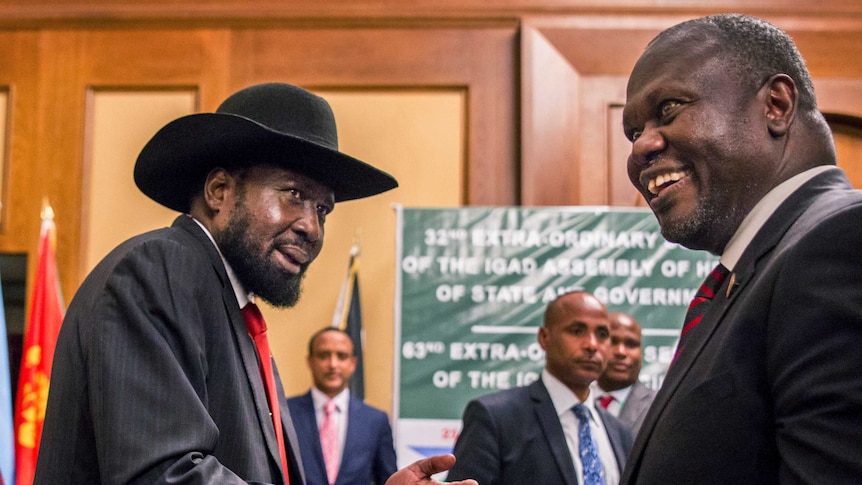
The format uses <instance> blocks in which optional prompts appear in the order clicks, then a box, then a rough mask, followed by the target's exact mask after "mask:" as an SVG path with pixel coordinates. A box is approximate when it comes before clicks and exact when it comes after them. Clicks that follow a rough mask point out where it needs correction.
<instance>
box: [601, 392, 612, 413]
mask: <svg viewBox="0 0 862 485" xmlns="http://www.w3.org/2000/svg"><path fill="white" fill-rule="evenodd" d="M612 402H614V397H613V396H611V395H610V394H605V395H604V396H602V397H600V398H599V404H601V406H602V409H607V408H608V406H610V405H611V403H612Z"/></svg>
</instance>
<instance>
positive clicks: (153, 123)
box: [83, 91, 197, 272]
mask: <svg viewBox="0 0 862 485" xmlns="http://www.w3.org/2000/svg"><path fill="white" fill-rule="evenodd" d="M196 99H197V97H196V93H195V92H194V91H164V92H141V91H96V92H95V93H94V94H93V96H92V104H93V106H92V110H91V113H92V120H91V121H89V123H91V124H92V128H91V133H92V135H91V139H90V140H89V143H90V145H91V146H90V150H91V152H92V158H91V162H90V169H89V170H88V175H89V178H88V180H87V181H85V187H87V189H86V190H85V198H86V199H87V201H86V203H85V206H86V207H88V212H87V213H86V214H85V215H84V220H86V221H87V231H86V233H85V234H84V240H83V245H84V247H85V254H86V258H85V263H84V266H85V267H84V271H85V272H89V271H90V270H91V269H93V267H94V266H95V265H96V263H98V262H99V261H100V260H101V259H102V258H103V257H104V256H105V255H106V254H108V252H109V251H110V250H112V249H113V248H114V247H115V246H117V245H118V244H119V243H121V242H123V241H125V240H126V239H128V238H129V237H131V236H134V235H136V234H140V233H141V232H144V231H148V230H150V229H155V228H159V227H165V226H169V225H170V224H171V222H172V221H173V220H174V218H175V217H176V216H177V213H176V212H174V211H172V210H170V209H167V208H165V207H162V206H161V205H159V204H157V203H156V202H154V201H153V200H151V199H150V198H148V197H147V196H145V195H144V194H143V193H141V191H140V190H138V187H137V186H136V185H135V182H134V180H133V177H132V172H133V170H134V166H135V160H137V158H138V153H139V152H140V151H141V149H142V148H143V147H144V144H145V143H146V142H147V141H148V140H149V139H150V138H151V137H152V136H153V134H155V133H156V131H158V130H159V128H161V127H162V126H164V125H165V124H167V123H168V122H169V121H171V120H173V119H175V118H179V117H180V116H183V115H187V114H191V113H193V112H194V111H195V103H196Z"/></svg>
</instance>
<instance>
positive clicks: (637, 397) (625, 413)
mask: <svg viewBox="0 0 862 485" xmlns="http://www.w3.org/2000/svg"><path fill="white" fill-rule="evenodd" d="M645 390H646V388H645V386H644V385H643V384H641V383H640V382H635V383H634V384H632V390H631V392H629V397H628V398H627V399H626V402H625V403H624V405H623V409H622V411H620V416H619V418H618V419H619V421H620V422H622V423H633V422H635V420H637V417H638V416H639V415H640V413H641V411H642V410H643V408H644V407H645V405H646V399H647V396H648V394H647V393H646V392H645Z"/></svg>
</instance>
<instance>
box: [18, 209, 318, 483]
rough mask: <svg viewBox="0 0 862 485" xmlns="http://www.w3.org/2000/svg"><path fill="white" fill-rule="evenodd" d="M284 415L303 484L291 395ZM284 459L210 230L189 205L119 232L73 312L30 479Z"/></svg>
mask: <svg viewBox="0 0 862 485" xmlns="http://www.w3.org/2000/svg"><path fill="white" fill-rule="evenodd" d="M276 372H277V371H276ZM276 382H277V383H278V393H279V397H280V400H281V402H283V403H284V391H283V390H282V388H281V383H280V380H279V379H278V377H277V375H276ZM281 416H282V418H283V421H284V430H285V438H286V439H287V440H288V441H289V442H290V445H291V446H288V447H287V448H288V450H287V452H288V453H287V454H288V460H289V464H288V468H289V469H290V481H291V484H294V485H299V484H302V483H304V478H303V476H302V465H301V461H300V459H299V450H298V447H297V446H296V442H297V440H296V433H295V431H294V428H293V425H292V423H291V421H290V413H289V411H288V409H287V405H286V403H285V404H284V405H282V407H281ZM279 461H280V460H279V458H278V450H277V445H276V438H275V433H274V431H273V430H272V425H271V418H270V416H269V407H268V405H267V400H266V393H265V391H264V388H263V384H262V382H261V379H260V371H259V370H258V363H257V358H256V356H255V347H254V344H253V342H252V340H251V339H250V338H249V336H248V334H247V332H246V329H245V323H244V320H243V317H242V312H241V311H240V309H239V305H238V304H237V300H236V296H235V294H234V291H233V288H232V287H231V284H230V281H229V280H228V278H227V274H226V272H225V269H224V265H223V263H222V260H221V258H220V257H219V255H218V252H217V251H216V249H215V247H214V246H213V244H212V242H210V240H209V239H208V238H207V236H206V234H205V233H204V232H203V230H201V228H200V227H199V226H198V225H197V223H195V222H194V221H193V220H192V219H191V218H190V217H188V216H185V215H182V216H180V217H178V218H177V219H176V220H175V221H174V224H173V226H172V227H170V228H164V229H160V230H157V231H153V232H149V233H146V234H143V235H140V236H136V237H134V238H132V239H130V240H128V241H126V242H125V243H123V244H121V245H120V246H119V247H117V248H116V249H115V250H114V251H112V252H111V253H110V254H109V255H108V256H107V257H106V258H105V259H104V260H102V262H100V263H99V265H98V266H96V268H95V269H94V270H93V271H92V272H91V273H90V275H89V276H88V277H87V279H86V280H85V281H84V283H83V284H82V285H81V288H80V289H79V290H78V292H77V294H76V295H75V298H74V299H73V300H72V303H71V305H70V306H69V309H68V312H67V313H66V318H65V320H64V322H63V325H62V327H61V330H60V336H59V340H58V343H57V349H56V353H55V358H54V364H53V373H52V376H51V390H50V394H49V396H48V408H47V414H46V417H45V427H44V430H43V433H42V442H41V449H40V453H39V461H38V465H37V470H36V480H35V482H36V483H37V484H46V485H55V484H58V483H112V484H113V483H123V484H125V483H142V484H154V483H168V482H170V483H219V484H230V483H245V482H262V483H283V480H282V477H281V471H280V468H281V467H280V464H279Z"/></svg>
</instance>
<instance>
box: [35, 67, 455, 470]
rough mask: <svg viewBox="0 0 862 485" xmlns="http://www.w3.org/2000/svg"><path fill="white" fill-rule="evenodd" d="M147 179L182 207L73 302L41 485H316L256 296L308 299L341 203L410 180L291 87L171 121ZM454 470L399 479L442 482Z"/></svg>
mask: <svg viewBox="0 0 862 485" xmlns="http://www.w3.org/2000/svg"><path fill="white" fill-rule="evenodd" d="M134 176H135V182H136V183H137V185H138V187H139V188H140V189H141V191H143V192H144V193H145V194H146V195H147V196H149V197H150V198H152V199H153V200H155V201H156V202H158V203H160V204H162V205H164V206H166V207H169V208H171V209H174V210H177V211H179V212H182V213H183V215H181V216H179V217H178V218H177V219H176V220H175V221H174V224H173V225H172V226H171V227H170V228H164V229H159V230H156V231H152V232H149V233H146V234H142V235H139V236H136V237H134V238H132V239H130V240H128V241H126V242H124V243H123V244H121V245H120V246H118V247H117V248H116V249H115V250H114V251H112V252H111V253H110V254H109V255H108V256H106V257H105V259H103V260H102V261H101V262H100V263H99V264H98V265H97V266H96V268H94V269H93V271H92V272H91V273H90V275H89V276H88V277H87V278H86V280H85V281H84V283H83V284H82V285H81V287H80V289H79V290H78V292H77V294H76V295H75V297H74V299H73V300H72V303H71V304H70V306H69V309H68V312H67V314H66V318H65V320H64V322H63V325H62V329H61V331H60V336H59V339H58V342H57V349H56V353H55V359H54V365H53V371H52V379H51V391H50V394H49V397H48V407H47V411H46V416H45V425H44V429H43V433H42V441H41V449H40V454H39V461H38V463H37V470H36V479H35V482H36V483H40V484H51V485H53V484H57V483H110V484H119V483H147V484H151V483H217V484H229V483H273V484H281V483H288V482H289V483H291V484H292V485H298V484H299V485H302V484H304V477H303V472H302V464H301V461H300V453H299V450H298V447H297V442H298V441H297V439H296V431H295V429H294V427H293V424H292V423H291V421H290V413H289V412H288V411H287V406H286V403H285V399H284V391H283V389H282V388H281V384H280V381H279V379H278V371H277V369H276V368H275V365H274V363H273V361H272V359H271V357H270V356H269V352H268V350H266V349H267V348H268V347H267V346H268V343H267V342H266V337H265V335H266V334H265V324H263V323H262V321H261V320H260V318H259V313H257V314H255V312H254V310H253V309H254V308H255V307H254V299H255V298H260V299H263V300H265V301H267V302H269V303H271V304H273V305H275V306H278V307H289V306H292V305H294V304H295V303H296V302H297V300H298V299H299V294H300V282H301V280H302V277H303V274H304V273H305V271H306V269H307V268H308V265H309V264H311V262H312V261H313V260H314V258H316V257H317V255H318V254H319V253H320V250H321V248H322V245H323V235H324V222H325V220H326V215H327V214H328V213H329V212H330V211H332V209H333V206H334V205H335V203H336V202H341V201H345V200H352V199H358V198H362V197H367V196H371V195H374V194H378V193H380V192H384V191H386V190H390V189H392V188H395V187H396V186H397V185H398V184H397V182H396V181H395V179H394V178H392V177H391V176H390V175H389V174H387V173H385V172H382V171H380V170H377V169H376V168H374V167H372V166H370V165H367V164H365V163H363V162H361V161H359V160H356V159H354V158H351V157H349V156H347V155H345V154H343V153H341V152H339V151H338V142H337V135H336V129H335V120H334V117H333V115H332V111H331V110H330V108H329V105H328V104H327V103H326V101H324V100H323V99H322V98H319V97H317V96H315V95H313V94H311V93H309V92H308V91H305V90H303V89H300V88H297V87H295V86H291V85H287V84H280V83H269V84H261V85H256V86H251V87H249V88H246V89H243V90H241V91H239V92H237V93H235V94H234V95H232V96H231V97H229V98H228V99H227V100H226V101H225V102H224V103H222V105H221V106H220V107H219V108H218V109H217V110H216V112H215V113H201V114H194V115H190V116H185V117H182V118H179V119H177V120H174V121H173V122H171V123H169V124H168V125H166V126H165V127H164V128H162V129H161V130H160V131H159V132H158V133H156V135H155V136H154V137H153V138H152V140H150V141H149V143H147V145H146V146H145V147H144V149H143V150H142V151H141V153H140V155H139V157H138V160H137V164H136V166H135V173H134ZM255 315H257V316H255ZM262 330H263V332H261V331H262ZM259 356H262V357H263V358H262V359H259ZM453 461H454V458H453V457H451V456H442V457H435V458H433V459H429V460H425V461H421V462H417V463H416V464H414V465H411V466H410V467H407V468H406V469H404V470H402V471H400V472H398V473H396V474H395V475H393V477H392V478H391V479H390V481H389V482H388V483H390V484H397V485H402V484H420V483H431V482H433V480H431V479H430V475H431V474H433V473H437V472H439V471H442V470H444V469H446V468H448V467H449V466H451V464H452V462H453Z"/></svg>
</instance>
